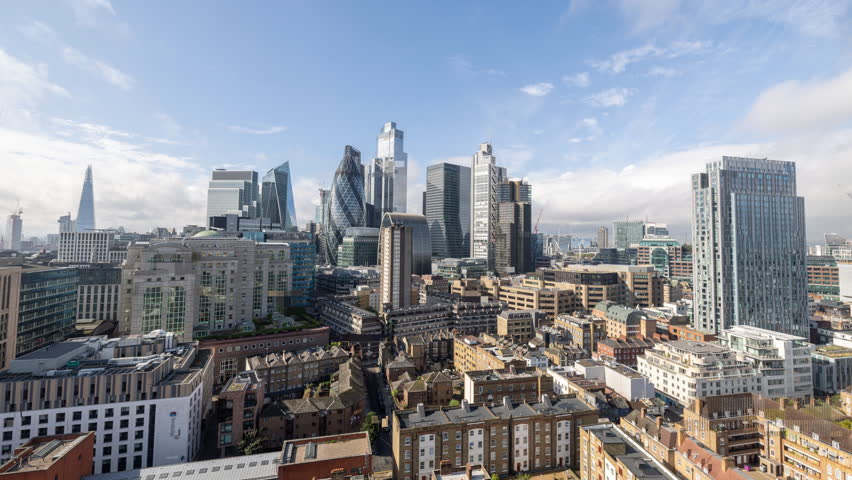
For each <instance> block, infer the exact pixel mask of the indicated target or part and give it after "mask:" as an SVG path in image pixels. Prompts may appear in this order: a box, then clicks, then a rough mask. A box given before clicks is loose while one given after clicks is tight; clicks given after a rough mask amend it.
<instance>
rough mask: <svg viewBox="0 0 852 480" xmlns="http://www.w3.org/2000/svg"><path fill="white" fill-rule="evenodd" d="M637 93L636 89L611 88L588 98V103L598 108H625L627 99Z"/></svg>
mask: <svg viewBox="0 0 852 480" xmlns="http://www.w3.org/2000/svg"><path fill="white" fill-rule="evenodd" d="M635 93H636V89H635V88H625V87H620V88H610V89H608V90H604V91H602V92H598V93H596V94H594V95H589V96H588V97H586V102H587V103H589V104H591V105H595V106H598V107H623V106H624V104H625V103H627V99H628V98H630V97H631V96H632V95H634V94H635Z"/></svg>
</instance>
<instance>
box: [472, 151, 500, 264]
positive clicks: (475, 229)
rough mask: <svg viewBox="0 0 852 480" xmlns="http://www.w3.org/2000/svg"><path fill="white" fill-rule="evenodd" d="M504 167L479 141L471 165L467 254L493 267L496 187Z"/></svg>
mask: <svg viewBox="0 0 852 480" xmlns="http://www.w3.org/2000/svg"><path fill="white" fill-rule="evenodd" d="M506 177H507V175H506V169H505V168H503V167H498V166H497V161H496V159H495V158H494V155H492V150H491V144H489V143H483V144H480V145H479V151H478V152H476V153H475V154H474V155H473V164H472V167H471V181H472V187H471V199H472V200H471V209H472V215H471V216H472V219H471V222H472V228H471V232H472V233H471V235H472V240H471V245H470V256H471V257H473V258H481V259H484V260H485V261H486V262H487V265H488V270H489V271H494V269H495V263H496V251H495V248H496V241H497V237H496V235H497V223H498V221H499V218H500V215H499V202H498V195H497V192H498V188H499V185H500V184H502V183H503V180H504V179H506Z"/></svg>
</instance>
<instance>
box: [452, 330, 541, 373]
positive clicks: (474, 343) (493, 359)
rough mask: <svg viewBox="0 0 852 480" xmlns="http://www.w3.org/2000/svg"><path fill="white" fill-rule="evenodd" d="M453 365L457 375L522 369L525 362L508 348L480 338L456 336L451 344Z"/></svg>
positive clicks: (525, 364)
mask: <svg viewBox="0 0 852 480" xmlns="http://www.w3.org/2000/svg"><path fill="white" fill-rule="evenodd" d="M453 365H454V367H455V369H456V371H458V372H459V373H465V372H468V371H471V370H505V369H507V368H509V367H510V366H514V367H515V368H523V367H526V366H527V362H526V360H524V359H523V358H519V357H516V356H515V353H514V352H513V351H512V350H511V349H510V348H508V347H503V346H498V345H494V344H493V343H487V342H484V341H482V340H481V337H474V336H470V335H467V336H457V337H456V338H455V341H454V343H453Z"/></svg>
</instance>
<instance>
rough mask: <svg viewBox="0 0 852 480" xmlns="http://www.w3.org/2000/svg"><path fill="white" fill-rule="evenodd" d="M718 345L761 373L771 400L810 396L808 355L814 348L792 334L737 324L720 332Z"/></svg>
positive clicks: (811, 391) (803, 339)
mask: <svg viewBox="0 0 852 480" xmlns="http://www.w3.org/2000/svg"><path fill="white" fill-rule="evenodd" d="M719 344H720V345H724V346H726V347H728V348H729V349H731V351H733V352H735V353H736V354H737V357H738V358H739V359H743V360H747V361H749V362H751V364H752V366H753V367H754V368H755V369H756V370H757V371H758V372H760V375H761V376H763V379H764V381H765V382H766V383H765V386H766V388H765V390H763V391H762V392H760V393H761V394H762V395H765V396H767V397H770V398H780V397H786V398H797V397H799V398H801V397H810V396H812V395H813V393H814V386H813V377H812V372H811V354H812V353H813V352H814V345H813V344H811V343H808V341H807V339H805V338H803V337H798V336H795V335H788V334H785V333H780V332H774V331H771V330H764V329H762V328H757V327H751V326H748V325H736V326H734V327H733V328H729V329H726V330H723V331H722V333H721V334H720V335H719Z"/></svg>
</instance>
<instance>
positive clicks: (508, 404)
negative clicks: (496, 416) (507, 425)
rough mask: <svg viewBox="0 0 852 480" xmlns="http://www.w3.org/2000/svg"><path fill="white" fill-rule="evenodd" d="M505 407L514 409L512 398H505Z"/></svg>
mask: <svg viewBox="0 0 852 480" xmlns="http://www.w3.org/2000/svg"><path fill="white" fill-rule="evenodd" d="M503 406H504V407H506V408H512V399H511V398H510V397H503Z"/></svg>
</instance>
